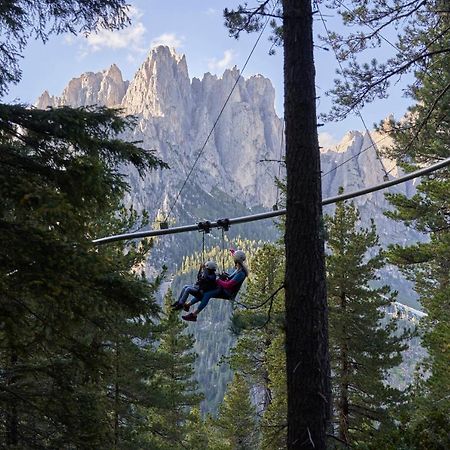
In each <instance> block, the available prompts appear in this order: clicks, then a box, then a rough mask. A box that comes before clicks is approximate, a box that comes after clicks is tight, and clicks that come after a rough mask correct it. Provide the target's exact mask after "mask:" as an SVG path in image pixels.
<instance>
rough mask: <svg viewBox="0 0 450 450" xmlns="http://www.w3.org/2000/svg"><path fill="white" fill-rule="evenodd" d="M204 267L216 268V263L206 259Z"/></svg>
mask: <svg viewBox="0 0 450 450" xmlns="http://www.w3.org/2000/svg"><path fill="white" fill-rule="evenodd" d="M205 268H206V269H209V270H217V264H216V263H215V262H214V261H206V262H205Z"/></svg>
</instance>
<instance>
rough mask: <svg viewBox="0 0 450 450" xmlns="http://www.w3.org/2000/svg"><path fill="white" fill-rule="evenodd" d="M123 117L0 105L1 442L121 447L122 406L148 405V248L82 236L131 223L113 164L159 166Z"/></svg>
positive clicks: (129, 422)
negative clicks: (128, 133)
mask: <svg viewBox="0 0 450 450" xmlns="http://www.w3.org/2000/svg"><path fill="white" fill-rule="evenodd" d="M128 123H129V122H128V120H127V119H123V118H121V117H120V116H119V115H118V112H117V111H108V110H105V109H99V110H96V111H94V110H86V109H75V110H71V109H69V108H62V109H55V110H47V111H39V110H27V109H25V108H22V107H20V106H6V105H1V106H0V195H1V197H2V203H1V205H0V230H1V232H0V241H1V242H0V248H1V249H2V251H1V253H0V267H1V270H0V291H1V295H0V317H1V327H0V348H1V350H0V366H1V367H2V370H1V376H0V404H1V407H0V409H1V410H2V420H1V422H0V436H1V439H2V441H4V442H6V443H7V444H9V445H11V446H18V447H20V448H36V447H38V448H39V447H44V448H69V447H70V448H73V447H86V446H88V447H91V448H102V447H103V448H104V447H110V448H113V447H118V446H122V444H121V442H126V441H127V440H128V437H127V433H128V432H129V431H130V428H133V427H134V423H135V417H134V415H133V412H134V410H135V409H136V408H137V407H138V406H139V405H148V404H149V403H152V404H153V403H154V402H157V401H159V400H158V392H159V391H158V388H157V387H156V386H154V387H153V389H151V388H150V386H147V385H146V382H145V378H146V377H148V376H149V375H150V372H151V367H152V366H153V365H154V364H155V359H156V356H155V351H154V349H153V348H152V343H151V341H145V343H144V339H146V338H147V334H148V327H149V326H150V324H151V323H152V321H154V320H155V318H156V316H157V314H158V311H159V308H158V307H157V305H156V303H155V301H154V293H155V291H156V289H157V288H158V285H159V281H160V280H159V279H157V280H155V282H154V283H149V282H148V281H147V280H145V278H144V277H143V276H141V275H140V274H139V272H140V270H139V267H140V266H141V265H142V263H143V262H144V261H145V258H146V254H147V252H148V250H149V248H150V245H149V243H148V242H143V243H142V244H140V245H135V244H130V245H126V244H124V243H121V244H114V245H111V246H107V247H100V248H95V247H93V246H92V244H91V239H92V238H93V237H96V236H98V235H101V234H110V233H116V232H118V231H123V230H124V229H129V228H130V227H131V226H135V225H136V224H135V222H136V215H135V214H134V213H133V212H132V211H131V212H130V211H126V210H124V209H123V208H122V209H121V201H122V196H123V194H124V191H125V190H126V189H127V185H126V182H125V180H124V179H123V177H122V175H121V174H120V172H119V169H118V164H120V163H133V164H135V165H136V166H137V167H138V169H139V170H140V171H141V172H142V173H143V172H144V171H146V170H149V169H152V168H153V167H156V166H161V165H163V164H162V163H161V161H159V160H158V159H156V158H155V157H154V155H153V154H152V153H151V152H146V151H145V150H143V149H141V148H139V147H137V146H136V145H134V144H131V143H124V142H121V141H119V140H117V139H116V134H117V133H118V132H120V131H122V130H123V129H124V128H125V127H126V126H127V124H128ZM138 341H139V343H144V345H139V344H138ZM130 368H132V370H130ZM127 427H128V428H127ZM126 428H127V429H126Z"/></svg>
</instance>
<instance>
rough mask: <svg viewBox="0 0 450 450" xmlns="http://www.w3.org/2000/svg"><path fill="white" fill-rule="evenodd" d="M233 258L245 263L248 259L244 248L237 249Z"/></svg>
mask: <svg viewBox="0 0 450 450" xmlns="http://www.w3.org/2000/svg"><path fill="white" fill-rule="evenodd" d="M233 259H234V261H235V262H240V263H243V262H244V261H245V259H246V256H245V253H244V252H243V251H242V250H236V251H235V252H234V253H233Z"/></svg>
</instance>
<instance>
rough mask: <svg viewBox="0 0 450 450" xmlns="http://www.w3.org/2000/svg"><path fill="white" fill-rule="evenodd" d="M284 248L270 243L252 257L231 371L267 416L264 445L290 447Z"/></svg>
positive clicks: (235, 326) (236, 314)
mask: <svg viewBox="0 0 450 450" xmlns="http://www.w3.org/2000/svg"><path fill="white" fill-rule="evenodd" d="M283 276H284V256H283V249H282V248H281V247H279V246H277V245H273V244H266V245H264V246H263V247H262V248H260V249H259V250H258V251H257V252H255V254H254V255H253V262H252V274H251V277H250V279H249V281H248V285H247V290H246V292H245V294H244V295H243V299H242V302H243V304H244V305H245V307H246V308H241V309H238V310H236V311H235V312H234V315H233V322H232V323H233V325H232V326H233V330H234V331H235V332H236V333H237V334H238V341H237V344H236V346H235V347H234V348H233V350H232V352H231V356H230V358H229V361H230V365H231V367H232V369H234V370H235V371H238V372H239V373H240V374H241V375H242V376H243V377H244V378H245V380H246V382H247V383H248V384H249V385H252V386H254V388H255V392H257V393H258V394H257V395H256V396H255V399H256V401H257V404H256V406H257V409H258V413H259V414H260V415H262V417H263V419H262V421H261V432H262V439H263V440H264V448H266V447H267V448H269V449H271V448H278V447H277V446H276V445H281V448H284V447H285V442H286V434H285V433H283V430H285V427H286V376H285V357H284V333H283V329H282V323H283V318H284V305H283V291H282V287H283Z"/></svg>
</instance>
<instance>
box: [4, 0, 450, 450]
mask: <svg viewBox="0 0 450 450" xmlns="http://www.w3.org/2000/svg"><path fill="white" fill-rule="evenodd" d="M229 6H230V7H232V6H233V5H229ZM325 6H327V7H328V8H333V9H334V10H338V11H339V14H340V15H341V16H342V18H343V21H344V23H345V24H347V25H349V26H350V30H352V31H351V32H350V33H349V34H346V35H341V34H339V33H337V32H334V31H332V32H331V31H330V33H329V34H328V35H327V36H323V37H322V39H323V40H324V41H325V44H326V45H329V46H330V49H332V51H335V52H336V54H337V56H338V57H339V58H340V61H341V63H342V66H341V67H342V71H341V73H340V74H339V75H340V78H338V79H337V81H336V85H335V88H334V90H333V92H332V93H330V95H332V96H333V99H334V106H333V108H332V110H331V111H330V113H329V116H328V117H327V118H324V119H327V120H337V119H339V118H341V117H343V116H345V115H346V114H349V113H350V112H352V111H356V110H358V108H360V107H362V106H363V105H364V104H365V103H369V102H372V101H375V100H376V99H377V98H382V97H383V96H385V95H386V94H385V92H386V89H387V87H388V85H389V83H394V82H395V77H397V76H399V75H401V74H404V73H406V72H411V73H412V76H413V78H414V81H413V82H412V83H411V85H410V86H409V88H408V92H407V94H408V95H409V97H410V98H411V99H412V101H413V103H414V106H412V107H411V108H410V110H409V111H408V112H407V114H406V115H405V116H404V117H402V118H392V119H391V120H390V122H389V123H386V122H383V123H382V124H380V125H379V126H378V131H379V132H382V133H383V132H384V133H389V134H390V136H391V137H392V139H393V145H392V146H391V147H390V148H389V149H387V150H385V152H386V154H385V155H384V156H385V157H389V158H390V159H392V160H394V161H396V162H397V164H398V165H399V166H400V167H401V168H402V170H403V171H405V172H412V171H414V170H416V169H418V168H421V167H425V166H428V165H431V164H433V163H436V162H438V161H443V160H445V159H447V158H449V157H450V47H449V45H450V4H449V2H448V1H446V0H433V1H430V2H422V1H415V0H413V1H406V0H405V1H403V0H389V1H386V0H371V1H364V2H357V1H345V2H341V1H334V0H330V1H323V2H322V1H318V2H316V1H313V2H310V1H303V0H302V1H300V2H294V1H293V0H284V1H280V2H278V1H252V0H251V1H250V2H249V3H245V4H243V5H238V6H235V9H228V8H226V9H225V10H224V20H225V28H226V30H225V31H228V32H229V33H230V35H231V36H233V37H235V38H238V37H239V35H240V33H244V32H248V33H251V32H258V31H260V30H261V29H263V28H265V25H266V24H268V27H269V29H270V30H271V38H270V39H271V45H272V46H273V48H276V47H283V49H284V50H285V51H286V59H285V77H286V93H285V104H286V109H287V110H288V111H286V117H287V118H286V159H285V161H284V162H283V163H284V164H285V165H286V168H287V176H286V179H284V180H277V183H278V184H279V188H280V190H281V192H282V197H283V200H282V201H283V202H284V205H283V206H286V207H287V215H286V217H285V218H284V217H283V218H282V219H280V220H279V222H278V223H277V224H276V226H277V229H278V235H279V238H278V240H266V239H265V237H266V236H262V237H261V238H260V240H258V239H259V237H258V238H254V239H249V237H248V236H244V235H242V236H238V235H236V234H232V233H230V234H227V235H226V236H224V238H223V241H222V242H219V240H216V242H213V243H212V244H211V242H209V243H207V245H206V246H204V248H202V249H201V251H200V250H198V249H199V246H197V251H194V245H193V244H192V243H190V244H189V245H188V247H189V248H188V250H189V254H188V255H186V256H185V257H184V259H183V260H182V261H180V263H179V264H178V265H177V267H176V269H173V268H172V267H170V268H168V267H165V266H164V265H162V264H160V265H159V266H157V265H156V264H154V263H152V261H154V260H156V259H158V258H156V256H155V252H154V241H153V240H152V239H149V238H144V239H140V240H127V241H124V240H122V241H116V242H114V243H111V244H107V245H94V244H93V243H92V241H93V239H95V238H97V237H99V236H110V235H115V234H121V233H126V232H129V231H135V230H140V229H144V228H145V227H147V228H148V227H149V226H151V225H152V224H151V220H150V217H153V214H152V211H147V212H144V213H140V214H138V213H137V212H136V211H135V210H134V209H133V207H126V206H125V205H124V197H125V196H126V195H128V194H130V186H129V184H128V182H127V178H126V177H125V176H124V175H123V173H122V172H121V167H123V166H124V165H130V166H133V167H134V168H135V169H136V171H137V173H138V174H139V176H141V177H144V175H145V174H147V173H151V172H153V171H164V170H170V168H169V167H168V165H167V164H166V162H165V161H163V160H161V159H160V158H159V157H158V155H157V152H156V151H155V150H149V149H146V148H142V147H141V146H140V143H139V142H128V141H125V140H123V139H122V138H121V136H123V132H124V131H126V130H127V129H130V128H131V127H133V124H134V118H133V117H132V116H126V115H125V114H124V113H123V111H121V110H120V109H108V108H105V107H81V108H69V107H59V108H48V109H46V110H39V109H35V108H33V107H30V106H29V105H21V104H8V103H0V196H1V199H2V201H1V203H0V448H4V449H17V450H19V449H67V450H69V449H115V450H119V449H130V450H131V449H151V450H164V449H170V450H178V449H179V450H183V449H193V450H202V449H204V450H226V449H233V450H257V449H261V450H263V449H264V450H277V449H280V450H281V449H286V448H288V449H350V448H352V449H353V448H354V449H361V450H380V449H387V450H445V449H448V448H449V447H450V414H449V411H450V370H449V368H450V357H449V354H450V352H449V349H450V346H449V342H450V317H449V315H450V305H449V302H450V282H449V277H450V171H449V169H448V167H445V168H443V169H440V170H439V171H437V172H434V173H433V174H431V175H429V176H426V177H423V178H422V179H421V182H420V184H419V183H418V184H417V189H416V191H415V193H414V195H412V196H411V197H406V196H404V195H401V194H398V193H395V191H392V192H391V193H387V194H386V197H387V198H388V200H389V202H390V204H391V206H392V208H391V209H390V210H389V211H386V212H385V214H386V216H388V217H389V218H390V219H392V220H394V221H397V222H400V223H403V224H405V225H406V226H408V227H412V228H413V229H415V230H417V231H418V232H420V233H423V234H424V235H425V236H426V239H424V241H422V242H420V243H405V244H404V245H399V244H398V245H392V246H390V247H389V248H382V247H381V245H380V243H379V238H378V232H379V230H377V228H376V226H375V224H374V223H373V221H372V222H371V225H370V226H368V227H364V226H362V225H361V217H360V212H359V211H358V208H357V207H356V205H355V204H354V203H353V202H351V201H341V202H337V203H336V205H335V207H334V208H333V210H330V211H329V214H325V215H323V216H322V212H321V207H320V208H318V206H317V205H320V201H318V200H317V199H319V200H320V188H319V189H315V188H314V186H316V184H315V183H316V182H317V180H318V178H317V177H315V175H314V177H315V178H314V179H313V180H310V181H311V182H310V183H309V184H308V186H309V187H308V189H309V190H310V191H311V192H310V193H311V196H308V192H309V191H308V190H305V191H304V192H305V195H304V198H303V197H302V199H299V197H298V191H296V190H295V189H297V188H298V189H304V188H305V185H301V186H297V181H298V180H297V179H296V178H295V177H294V178H293V177H292V173H296V172H295V170H297V169H298V167H299V166H298V160H295V157H294V156H293V150H292V149H297V148H300V149H303V147H304V146H303V143H304V142H306V141H308V140H309V141H311V142H313V144H312V145H311V146H310V147H311V149H312V150H317V151H318V141H317V130H316V128H317V126H316V124H317V120H316V119H317V117H315V113H314V111H313V115H314V121H313V125H314V126H312V128H311V129H313V130H314V131H313V132H311V133H312V134H311V133H309V132H308V129H307V126H306V125H305V130H306V131H305V130H304V135H305V136H304V139H305V140H306V141H302V140H301V136H298V135H297V134H296V133H297V132H298V128H299V127H298V126H296V122H295V121H294V120H293V119H292V114H293V112H294V111H297V110H296V109H295V108H294V109H291V110H290V111H289V108H291V107H292V105H293V104H297V103H298V105H297V106H298V107H299V108H300V109H301V110H302V111H303V110H304V111H306V110H307V109H308V102H301V101H297V100H298V98H297V95H296V94H298V92H299V91H296V90H295V89H294V87H295V80H292V79H290V77H291V75H292V74H295V73H296V70H297V68H296V67H293V65H292V59H290V58H291V56H289V55H292V52H291V50H293V47H292V46H295V41H296V40H297V39H296V38H295V36H297V37H298V36H300V34H296V33H300V32H302V30H300V31H299V30H298V29H296V27H298V24H297V25H295V24H293V22H295V23H297V22H299V23H300V22H301V23H302V24H303V25H302V27H301V28H303V31H305V29H306V28H305V27H306V25H305V24H308V23H309V25H311V26H312V18H313V16H316V17H319V16H321V15H322V13H321V8H322V7H325ZM311 8H313V9H314V10H312V9H311ZM305 11H306V13H305ZM293 15H296V16H295V19H296V20H292V17H293ZM305 17H306V18H307V20H306V19H305ZM304 19H305V22H304V23H303V22H302V21H303V20H304ZM128 23H129V18H128V16H127V4H126V2H125V1H124V0H75V1H72V2H67V1H64V0H52V1H50V0H30V1H7V2H2V4H1V5H0V31H1V33H0V62H1V64H0V96H3V95H4V94H5V93H7V92H8V89H9V86H11V85H12V84H14V83H17V82H18V81H19V80H20V78H21V69H20V57H21V55H22V53H23V50H24V48H25V46H26V44H27V41H28V40H29V39H30V38H37V39H41V40H43V41H44V42H45V41H46V40H48V39H49V38H50V37H51V36H52V35H60V34H62V33H65V32H72V33H75V34H76V33H83V32H89V31H93V30H95V29H96V27H97V26H99V24H101V26H103V27H104V28H106V29H108V30H120V29H122V28H124V27H126V26H127V24H128ZM400 24H401V32H399V34H398V42H396V45H397V50H398V52H397V54H396V56H395V57H393V58H391V59H389V60H387V61H372V63H371V64H359V62H358V58H357V55H358V54H359V53H360V52H364V51H365V50H367V49H370V48H371V46H374V45H377V40H380V37H379V35H378V34H377V33H379V32H380V31H382V30H383V29H384V28H385V27H387V26H390V25H395V26H399V27H400ZM364 26H365V28H364ZM305 39H306V38H305ZM301 42H304V40H302V41H301ZM297 45H298V44H297ZM271 48H272V47H271ZM294 50H295V49H294ZM296 51H297V53H298V54H299V55H300V53H302V50H301V49H300V50H299V49H298V48H297V49H296ZM299 58H300V56H299ZM299 60H300V59H299ZM290 64H291V65H290ZM294 66H296V65H295V64H294ZM305 70H306V69H305ZM312 70H313V67H312ZM291 78H292V77H291ZM293 78H296V77H293ZM297 78H298V77H297ZM305 78H308V77H305ZM310 80H313V77H310ZM312 83H313V82H312ZM313 84H314V83H313ZM297 87H298V86H297ZM302 92H304V91H302ZM305 92H306V91H305ZM306 94H308V95H309V96H310V97H311V95H310V94H311V92H308V93H304V94H302V95H305V96H306ZM312 94H314V92H312ZM302 98H303V97H302ZM311 98H312V102H314V95H312V97H311ZM291 113H292V114H291ZM290 114H291V115H290ZM305 114H306V113H305ZM298 122H301V123H305V122H307V120H306V119H305V120H303V118H302V120H299V119H298ZM302 139H303V138H302ZM289 151H290V152H291V153H289ZM305 155H306V157H305V158H304V160H305V164H309V163H311V164H312V162H311V161H309V160H308V158H307V154H306V153H305ZM306 160H308V161H309V162H308V161H306ZM298 170H302V169H298ZM319 172H320V171H319ZM319 172H318V173H319ZM311 173H312V172H311ZM297 178H298V179H299V180H303V179H304V178H303V177H302V176H301V174H300V175H299V176H298V177H297ZM307 181H308V180H307ZM319 183H320V179H319ZM313 191H314V192H313ZM342 192H343V191H342V190H341V193H342ZM336 194H338V193H336ZM302 202H305V204H303V203H302ZM306 202H309V204H310V205H309V206H311V209H310V211H313V212H314V214H311V216H310V217H308V218H307V219H305V220H307V222H304V223H298V224H297V228H295V227H293V224H292V220H293V219H292V217H294V216H295V214H297V212H298V211H297V209H296V205H297V204H298V205H299V206H298V208H299V211H300V212H301V211H305V209H303V208H306V206H307V205H306ZM294 210H295V212H294ZM291 211H292V213H291V215H290V212H291ZM299 214H300V213H299ZM316 219H317V220H316ZM308 228H309V229H310V231H311V234H305V233H306V231H305V229H308ZM267 233H269V232H267ZM159 239H164V236H162V237H160V238H159ZM312 241H314V242H312ZM193 242H199V238H198V237H197V238H196V240H194V241H193ZM310 244H311V245H310ZM312 244H314V245H312ZM230 247H234V248H235V249H240V250H243V251H244V252H245V254H246V255H247V259H246V261H245V262H246V264H248V267H249V276H248V278H247V280H246V282H245V284H244V287H243V288H242V289H241V290H240V292H239V295H238V296H237V297H236V299H234V300H232V301H230V300H225V299H212V300H211V302H210V304H209V305H208V307H207V308H206V309H205V310H204V311H203V312H202V314H201V315H199V320H198V321H197V322H195V323H189V322H186V321H184V320H182V315H184V314H185V312H184V311H181V313H180V312H178V311H175V310H174V308H172V305H173V304H174V302H175V301H176V299H177V297H178V294H179V292H180V291H181V289H182V287H183V286H184V285H187V284H192V283H193V282H194V281H195V277H196V274H197V271H198V269H199V267H200V266H201V264H203V263H204V262H205V261H208V260H214V261H216V262H217V263H218V266H219V271H220V272H222V271H226V270H229V269H230V268H231V267H232V266H233V264H234V262H233V258H232V255H231V254H230V252H228V249H229V248H230ZM314 249H316V250H315V251H314V254H313V255H312V256H311V252H312V251H313V250H314ZM317 249H319V250H317ZM191 250H192V252H191ZM158 251H159V252H161V251H162V250H161V249H159V250H158ZM295 258H297V259H295ZM293 261H294V262H295V261H297V262H298V263H295V264H294V263H293ZM387 264H392V265H395V266H396V267H398V268H399V269H400V270H401V272H402V273H403V275H404V276H405V277H406V278H407V279H409V280H410V281H411V282H412V283H413V285H414V289H415V291H416V292H417V294H418V295H419V301H420V305H421V308H422V312H423V314H421V316H420V318H418V319H417V320H415V321H411V320H408V318H407V317H405V315H402V314H401V311H400V310H399V309H398V307H397V306H396V305H398V303H397V301H398V300H399V299H398V298H397V292H395V290H393V289H392V287H391V286H389V285H387V284H386V283H385V282H384V280H383V279H382V278H381V277H380V269H383V268H384V267H385V266H386V265H387ZM148 265H151V267H152V268H153V269H154V268H155V267H157V269H154V270H152V271H149V270H148ZM169 269H170V270H169ZM172 269H173V270H172ZM313 269H314V270H313ZM308 270H309V271H310V272H308ZM296 271H298V272H296ZM296 274H297V275H296ZM300 288H301V292H299V291H298V289H300ZM324 296H325V297H324ZM322 297H323V298H322ZM321 298H322V300H325V302H322V303H321V302H320V299H321ZM393 311H395V313H393ZM398 311H400V313H398ZM299 374H301V375H302V376H301V377H300V379H299ZM305 411H307V413H305ZM299 430H300V431H299ZM296 433H299V434H298V435H297V436H300V437H297V438H296V439H294V437H295V436H296ZM305 436H306V437H305Z"/></svg>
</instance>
